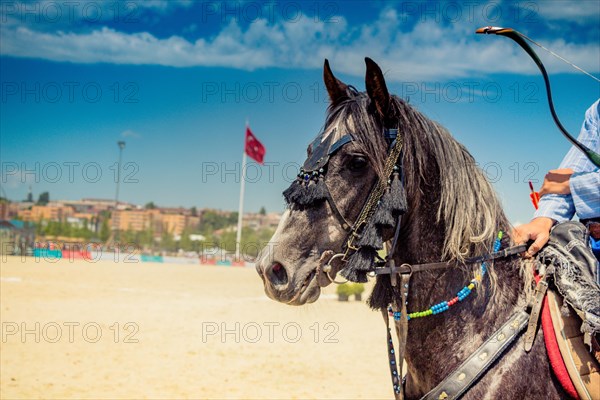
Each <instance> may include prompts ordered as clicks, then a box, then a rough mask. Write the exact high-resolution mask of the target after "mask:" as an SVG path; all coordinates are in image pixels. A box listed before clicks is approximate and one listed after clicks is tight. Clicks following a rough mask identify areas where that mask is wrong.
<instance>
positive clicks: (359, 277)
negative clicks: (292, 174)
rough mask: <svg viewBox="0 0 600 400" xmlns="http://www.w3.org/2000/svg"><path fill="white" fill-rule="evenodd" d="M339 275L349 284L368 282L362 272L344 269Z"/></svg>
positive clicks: (364, 273)
mask: <svg viewBox="0 0 600 400" xmlns="http://www.w3.org/2000/svg"><path fill="white" fill-rule="evenodd" d="M340 274H341V275H342V276H343V277H344V278H346V279H348V280H349V281H350V282H360V283H366V282H368V281H369V279H368V278H367V273H366V272H363V271H354V270H351V269H347V268H346V269H343V270H342V271H340Z"/></svg>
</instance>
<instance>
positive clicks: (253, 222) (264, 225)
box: [243, 212, 281, 229]
mask: <svg viewBox="0 0 600 400" xmlns="http://www.w3.org/2000/svg"><path fill="white" fill-rule="evenodd" d="M280 219H281V214H280V213H275V212H272V213H268V214H265V215H262V214H259V213H247V214H244V217H243V223H244V226H247V227H249V228H252V229H276V228H277V226H278V225H279V220H280Z"/></svg>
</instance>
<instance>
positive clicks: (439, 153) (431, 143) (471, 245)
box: [327, 87, 508, 260]
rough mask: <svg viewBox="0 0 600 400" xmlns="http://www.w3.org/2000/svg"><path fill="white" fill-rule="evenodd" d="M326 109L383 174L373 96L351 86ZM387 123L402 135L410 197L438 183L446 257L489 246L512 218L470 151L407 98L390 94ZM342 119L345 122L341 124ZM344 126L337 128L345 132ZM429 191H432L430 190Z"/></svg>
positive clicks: (381, 141) (383, 145)
mask: <svg viewBox="0 0 600 400" xmlns="http://www.w3.org/2000/svg"><path fill="white" fill-rule="evenodd" d="M348 94H349V97H348V98H347V99H345V100H343V101H341V102H340V103H338V104H332V105H331V106H330V108H329V110H328V117H327V124H328V125H329V124H343V125H345V126H344V127H345V130H346V132H351V133H352V135H353V137H354V139H355V141H356V142H357V143H358V144H359V145H360V146H361V147H362V150H363V151H364V152H365V153H366V154H367V156H368V157H369V159H370V160H371V161H372V162H373V165H374V167H375V169H376V171H377V173H378V174H379V176H380V178H381V174H382V172H383V165H384V162H385V158H386V155H387V151H386V150H387V144H386V141H385V139H384V137H383V134H382V133H381V132H382V130H383V127H382V126H381V123H380V122H378V121H377V119H376V118H374V113H375V111H374V110H373V109H372V106H371V104H370V100H369V97H368V96H367V95H366V93H362V92H358V91H356V90H355V89H353V88H351V87H350V88H349V90H348ZM390 115H392V116H393V117H392V118H388V120H387V121H386V122H385V124H386V125H387V127H388V128H398V130H399V136H401V137H402V139H403V140H404V150H403V168H404V185H405V188H406V191H407V194H408V197H409V199H410V198H412V199H413V201H414V202H417V201H420V200H423V201H431V199H425V198H424V197H425V195H426V194H425V192H424V189H423V188H425V187H427V186H429V187H431V186H432V185H435V186H437V190H436V192H437V193H433V195H434V196H435V195H437V196H438V198H437V199H435V201H436V202H437V204H438V208H437V215H436V222H437V223H438V224H441V225H443V227H444V244H443V249H442V255H441V256H442V258H443V259H457V260H462V259H463V258H464V257H466V256H467V255H476V254H483V253H485V252H487V251H489V250H490V247H491V245H492V243H493V241H494V238H495V235H496V232H497V230H498V228H499V227H502V228H507V227H508V222H507V220H506V217H505V215H504V212H503V211H502V207H501V204H500V201H499V200H498V198H497V196H496V193H495V192H494V190H493V188H492V185H491V184H490V183H489V181H488V180H487V179H486V177H485V175H484V173H483V171H482V170H481V169H480V168H479V167H478V166H477V164H476V162H475V160H474V159H473V157H472V156H471V154H469V152H468V151H467V150H466V149H465V147H464V146H462V145H461V144H460V143H458V142H457V141H456V140H455V139H454V138H453V137H452V136H451V135H450V133H449V132H448V131H447V130H446V129H445V128H444V127H443V126H441V125H439V124H438V123H436V122H434V121H432V120H430V119H429V118H427V117H425V116H424V115H423V114H421V113H420V112H419V111H417V110H416V109H415V108H414V107H412V106H411V105H409V104H408V103H407V102H405V101H404V100H402V99H400V98H398V97H396V96H390ZM343 125H342V126H343ZM343 131H344V129H338V134H339V135H342V134H344V133H346V132H343ZM427 195H428V196H431V195H432V194H431V193H429V194H427Z"/></svg>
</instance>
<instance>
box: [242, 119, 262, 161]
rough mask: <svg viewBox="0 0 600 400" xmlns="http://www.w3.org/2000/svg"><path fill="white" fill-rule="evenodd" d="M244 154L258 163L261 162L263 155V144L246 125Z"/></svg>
mask: <svg viewBox="0 0 600 400" xmlns="http://www.w3.org/2000/svg"><path fill="white" fill-rule="evenodd" d="M245 152H246V154H248V157H250V158H251V159H253V160H254V161H256V162H257V163H259V164H263V158H264V157H265V146H263V145H262V143H261V142H259V141H258V139H257V138H256V136H254V134H253V133H252V131H251V130H250V128H248V127H246V148H245Z"/></svg>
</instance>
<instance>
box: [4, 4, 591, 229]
mask: <svg viewBox="0 0 600 400" xmlns="http://www.w3.org/2000/svg"><path fill="white" fill-rule="evenodd" d="M0 6H1V7H0V22H1V25H0V75H1V79H0V80H1V84H2V87H1V91H0V96H1V98H0V105H1V109H0V133H1V136H0V158H1V163H2V177H1V179H2V181H1V182H0V183H1V186H2V191H3V195H4V194H6V195H7V196H8V197H9V198H10V199H13V200H20V199H23V198H25V196H26V194H27V191H28V188H29V186H30V185H31V186H32V187H33V192H34V195H35V196H37V195H38V194H39V193H40V192H42V191H46V190H47V191H49V192H50V194H51V198H53V199H79V198H83V197H96V198H114V194H115V163H116V161H117V157H118V147H117V144H116V142H117V141H119V140H124V141H126V142H127V145H126V148H125V150H124V152H123V172H122V176H123V179H124V180H123V183H122V184H121V192H120V199H121V200H123V201H129V202H133V203H140V204H144V203H145V202H147V201H154V202H155V203H157V204H159V205H164V206H178V205H182V206H188V207H189V206H197V207H214V208H221V209H230V210H234V209H237V202H238V194H239V177H240V173H239V168H240V161H241V154H242V149H243V138H244V124H245V121H246V119H248V120H249V123H250V126H251V128H252V130H253V131H254V133H255V134H256V136H257V137H258V138H259V139H260V140H261V141H262V142H263V143H264V145H265V146H266V148H267V154H266V157H265V161H266V162H267V163H268V164H267V165H265V166H262V167H259V166H257V165H256V164H253V163H252V164H251V165H250V167H249V168H250V169H249V171H248V174H249V182H248V184H247V186H246V202H245V205H246V207H245V208H246V210H249V211H256V210H258V209H259V208H260V207H261V206H265V207H266V208H267V210H269V211H281V210H282V209H283V207H284V205H283V200H282V197H281V192H282V190H284V189H285V188H286V187H287V185H288V184H289V181H290V180H291V179H293V176H294V175H295V173H296V171H297V168H298V164H299V163H301V162H302V161H303V159H304V154H305V148H306V144H307V143H308V142H309V141H310V140H311V138H312V137H314V135H315V134H316V133H317V132H318V131H319V129H320V127H321V125H322V123H323V120H324V115H325V108H326V106H327V99H326V93H325V91H324V88H323V84H322V81H321V76H322V64H323V59H324V58H328V59H329V60H330V62H331V66H332V68H333V70H334V73H336V75H337V76H338V77H339V78H341V79H342V80H344V81H345V82H346V83H349V84H352V85H354V86H356V87H357V88H359V89H363V88H364V61H363V59H364V57H365V56H369V57H371V58H373V59H374V60H375V61H376V62H378V63H379V65H380V66H381V67H382V69H383V70H384V72H385V74H386V79H387V80H388V86H389V88H390V90H391V91H392V92H394V93H396V94H398V95H401V96H403V97H408V98H410V102H411V103H412V104H414V105H415V106H416V107H417V108H419V109H420V110H421V111H423V112H424V113H425V114H426V115H428V116H429V117H430V118H432V119H434V120H437V121H439V122H440V123H442V124H443V125H445V126H446V127H447V128H448V129H450V131H451V132H452V133H453V134H454V136H455V137H456V138H457V139H458V140H459V141H461V142H462V143H463V144H465V145H466V146H467V148H468V149H469V150H470V151H471V152H472V154H473V155H474V156H475V158H476V160H477V161H478V163H479V164H480V165H481V166H482V167H483V168H484V169H485V171H486V172H487V173H488V176H489V177H490V179H491V180H492V181H493V182H494V185H495V187H496V189H497V191H498V193H499V194H500V196H501V198H502V201H503V203H504V205H505V207H506V211H507V213H508V215H509V217H510V219H511V221H513V222H519V221H520V222H523V221H526V220H528V219H529V218H530V216H531V213H532V206H531V204H530V203H529V200H528V187H527V180H529V179H531V180H533V181H534V182H535V181H536V180H537V182H538V185H537V186H539V182H541V180H542V179H543V176H544V173H545V171H547V170H549V169H551V168H555V167H556V166H557V165H558V163H559V162H560V159H561V158H562V156H563V154H564V153H565V152H566V151H567V149H568V147H569V146H568V143H567V142H566V140H564V139H563V138H562V137H561V135H560V134H559V132H558V130H557V128H556V127H555V125H554V123H553V122H552V120H551V116H550V113H549V111H548V107H547V104H546V97H545V92H544V90H545V89H544V86H543V82H542V79H541V76H540V75H539V73H538V72H537V70H536V67H535V66H534V64H533V62H532V61H531V60H530V59H529V57H528V56H527V55H526V54H525V53H524V52H523V51H522V50H521V49H520V48H519V47H518V46H517V45H516V44H515V43H514V42H512V41H511V40H509V39H507V38H502V37H495V36H486V37H482V36H478V35H475V34H474V31H475V29H476V28H478V27H480V26H485V25H495V26H507V27H512V28H515V29H517V30H519V31H521V32H523V33H524V34H526V35H528V36H529V37H531V38H533V39H535V40H537V41H539V42H541V43H543V44H544V45H545V46H546V47H548V48H550V49H552V50H553V51H555V52H557V53H558V54H560V55H562V56H563V57H565V58H567V59H569V60H571V61H572V62H574V63H575V64H577V65H579V66H581V67H582V68H584V69H586V70H588V71H590V72H592V73H593V74H595V75H598V73H599V71H600V45H599V43H600V22H599V18H600V17H599V15H600V2H598V1H581V2H573V1H547V2H542V1H537V2H536V1H527V2H514V3H513V2H507V1H501V2H500V1H494V2H484V1H469V2H464V3H462V2H454V1H451V2H441V3H437V2H417V1H411V2H407V1H404V2H402V1H385V2H381V1H379V2H378V1H371V2H366V1H365V2H363V1H346V2H330V1H323V2H283V1H278V2H253V1H238V2H213V1H211V2H199V1H198V2H196V1H145V2H141V1H140V2H138V1H120V2H117V1H103V2H99V1H83V0H79V1H78V2H63V1H29V2H19V1H1V2H0ZM536 50H538V49H537V48H536ZM538 53H539V54H540V56H541V58H542V60H543V61H544V63H545V64H546V67H547V69H548V71H549V73H550V76H551V81H552V88H553V92H554V96H555V103H556V108H557V111H558V114H559V116H560V119H561V121H562V122H563V124H564V125H565V126H566V127H567V129H568V130H569V131H570V132H574V133H578V132H579V129H580V125H581V122H582V119H583V115H584V112H585V110H586V109H587V107H588V106H589V105H590V104H591V103H592V102H594V101H595V100H596V99H597V98H598V97H600V84H598V83H597V82H595V81H593V80H592V79H590V78H589V77H586V76H585V75H583V74H581V73H579V72H577V71H575V70H574V69H572V68H571V67H570V66H569V65H566V64H564V63H562V62H560V61H558V60H556V59H555V58H554V57H551V56H549V55H548V54H547V53H545V52H543V51H542V50H540V51H538Z"/></svg>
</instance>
